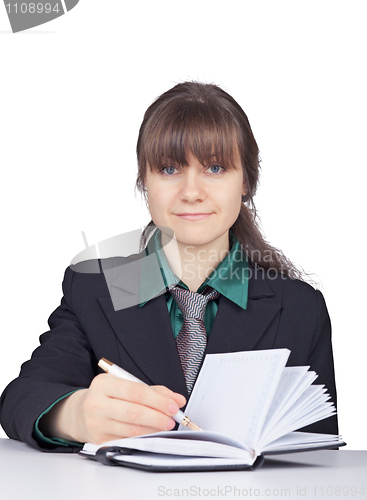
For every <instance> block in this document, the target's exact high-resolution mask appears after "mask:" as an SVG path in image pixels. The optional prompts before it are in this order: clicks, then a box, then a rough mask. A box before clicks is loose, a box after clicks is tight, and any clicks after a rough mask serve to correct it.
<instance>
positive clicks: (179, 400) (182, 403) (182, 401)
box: [151, 385, 186, 408]
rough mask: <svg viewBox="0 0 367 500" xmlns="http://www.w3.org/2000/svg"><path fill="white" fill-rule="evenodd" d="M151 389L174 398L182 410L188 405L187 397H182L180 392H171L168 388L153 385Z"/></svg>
mask: <svg viewBox="0 0 367 500" xmlns="http://www.w3.org/2000/svg"><path fill="white" fill-rule="evenodd" d="M151 388H152V389H154V390H155V391H157V392H160V393H161V394H165V395H166V396H167V397H171V398H173V399H174V400H175V401H176V403H177V404H178V406H179V407H180V408H182V407H183V406H185V404H186V398H185V396H182V394H179V393H178V392H173V391H171V389H168V387H166V386H164V385H153V386H151Z"/></svg>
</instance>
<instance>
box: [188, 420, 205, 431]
mask: <svg viewBox="0 0 367 500" xmlns="http://www.w3.org/2000/svg"><path fill="white" fill-rule="evenodd" d="M187 427H188V428H189V429H191V430H192V431H202V430H203V429H201V428H200V427H199V426H198V425H196V424H194V422H189V423H188V424H187Z"/></svg>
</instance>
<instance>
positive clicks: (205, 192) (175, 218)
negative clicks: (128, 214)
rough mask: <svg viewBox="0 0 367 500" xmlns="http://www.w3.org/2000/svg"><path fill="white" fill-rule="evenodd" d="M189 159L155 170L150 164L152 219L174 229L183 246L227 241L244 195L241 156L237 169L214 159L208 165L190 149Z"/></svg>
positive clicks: (148, 191) (178, 240) (149, 191)
mask: <svg viewBox="0 0 367 500" xmlns="http://www.w3.org/2000/svg"><path fill="white" fill-rule="evenodd" d="M187 161H188V166H185V167H179V166H178V165H174V164H173V163H169V164H163V163H162V167H161V170H160V171H156V170H154V171H153V172H152V171H151V170H150V168H149V166H148V168H147V174H146V179H145V185H146V189H147V194H148V204H149V210H150V214H151V216H152V219H153V222H154V223H155V224H156V225H157V226H164V227H169V228H170V229H172V230H173V231H174V233H175V236H176V240H177V242H178V243H179V244H180V243H181V244H182V245H190V246H203V245H209V246H211V245H214V246H217V244H218V243H219V242H220V240H222V241H227V242H228V231H229V228H230V227H231V226H232V225H233V223H234V222H235V221H236V219H237V217H238V214H239V212H240V208H241V202H242V201H241V196H242V195H244V194H245V186H244V183H243V172H242V167H241V161H240V158H239V156H238V155H237V160H236V170H235V169H234V168H232V167H230V168H227V167H224V166H222V165H221V164H220V163H218V162H215V161H214V160H213V162H212V163H211V164H210V165H208V166H206V167H205V166H203V165H202V164H201V163H200V162H199V160H198V159H197V158H196V157H195V156H193V155H192V153H191V152H189V153H188V154H187ZM219 246H220V245H219Z"/></svg>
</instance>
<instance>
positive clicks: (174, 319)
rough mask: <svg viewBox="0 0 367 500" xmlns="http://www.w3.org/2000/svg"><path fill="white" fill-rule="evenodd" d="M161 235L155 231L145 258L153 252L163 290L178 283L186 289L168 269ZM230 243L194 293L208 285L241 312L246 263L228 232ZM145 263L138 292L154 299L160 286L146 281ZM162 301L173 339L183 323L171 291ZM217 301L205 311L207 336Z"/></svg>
mask: <svg viewBox="0 0 367 500" xmlns="http://www.w3.org/2000/svg"><path fill="white" fill-rule="evenodd" d="M161 234H162V233H161V231H160V230H159V229H157V230H156V231H155V233H154V234H153V236H152V238H151V239H150V240H149V243H148V245H147V247H146V249H145V252H146V255H150V254H152V253H153V252H155V253H156V256H157V260H158V263H159V267H160V270H161V273H162V277H163V282H164V286H165V287H167V286H169V285H174V284H178V285H180V286H182V287H183V288H186V289H187V290H188V286H187V285H186V284H185V283H184V282H183V281H182V280H180V279H179V278H178V277H177V276H176V275H175V274H174V273H173V272H172V270H171V268H170V267H169V264H168V262H167V259H166V256H165V253H164V250H163V249H162V244H161ZM229 244H230V252H229V253H228V254H227V256H226V257H225V258H224V259H223V260H222V261H221V262H220V263H219V264H218V265H217V267H216V268H215V269H214V270H213V271H212V272H211V273H210V275H209V276H208V277H207V278H206V280H205V281H203V283H202V284H201V285H200V287H199V288H198V290H197V293H201V292H202V291H203V289H204V288H205V287H206V286H207V285H209V286H211V287H212V288H214V289H215V290H217V292H219V293H221V294H222V295H224V297H226V298H227V299H229V300H231V301H232V302H234V303H235V304H237V305H238V306H239V307H242V309H246V307H247V296H248V275H249V266H248V262H247V260H246V258H245V255H244V252H243V251H242V247H241V244H240V242H239V241H238V239H237V238H236V236H235V234H234V233H233V231H230V232H229ZM144 262H147V261H144V260H143V266H142V275H141V282H140V292H141V296H147V294H148V290H147V289H146V288H147V286H149V294H150V295H149V296H151V297H152V298H153V297H155V296H156V295H158V294H161V292H162V289H163V285H162V284H161V283H157V284H156V286H155V285H154V284H153V283H152V280H148V279H145V276H147V272H148V271H147V269H145V268H144ZM147 265H148V264H147ZM165 298H166V301H167V308H168V313H169V315H170V319H171V325H172V330H173V334H174V336H175V338H176V337H177V335H178V334H179V331H180V329H181V326H182V324H183V316H182V313H181V310H180V308H179V307H178V306H177V304H176V301H175V300H174V298H173V296H172V295H171V294H170V292H168V291H167V292H166V293H165ZM147 302H148V301H145V302H141V303H140V304H139V307H143V306H144V305H145V304H146V303H147ZM218 302H219V298H218V299H214V300H210V301H209V302H208V304H207V307H206V310H205V317H204V324H205V330H206V332H207V335H208V336H209V335H210V332H211V329H212V325H213V322H214V318H215V315H216V314H217V311H218Z"/></svg>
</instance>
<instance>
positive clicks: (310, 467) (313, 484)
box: [0, 439, 367, 500]
mask: <svg viewBox="0 0 367 500" xmlns="http://www.w3.org/2000/svg"><path fill="white" fill-rule="evenodd" d="M0 476H1V482H0V497H1V499H3V500H18V499H19V500H20V499H21V500H23V499H24V500H36V499H37V500H59V499H63V500H65V499H70V500H74V499H78V500H84V499H85V500H97V499H98V500H102V499H106V500H107V499H112V498H113V499H116V500H117V499H118V500H151V499H156V498H163V499H169V498H199V499H203V498H211V499H212V498H227V499H228V498H251V499H253V498H256V497H257V498H260V497H262V498H281V499H283V498H291V499H297V500H300V499H301V498H315V499H317V498H319V499H322V498H324V499H329V498H338V499H342V498H344V499H349V498H354V499H357V500H367V451H347V450H340V451H314V452H306V453H295V454H289V455H278V456H277V458H271V459H270V458H269V459H267V460H266V461H265V463H264V465H263V466H262V467H261V468H260V469H258V470H256V471H238V472H234V471H233V472H232V471H230V472H195V473H151V472H143V471H138V470H133V469H128V468H124V467H108V466H106V465H102V464H100V463H97V462H94V461H92V460H88V459H85V458H82V457H80V456H78V455H75V454H60V453H42V452H39V451H36V450H33V449H32V448H30V447H29V446H27V445H25V444H24V443H20V442H17V441H12V440H8V439H0ZM338 487H340V488H341V489H340V490H339V489H338ZM353 487H354V488H356V489H352V488H353ZM199 488H200V489H199ZM235 488H236V490H235ZM343 488H344V490H343ZM347 488H349V490H348V489H347ZM362 488H364V495H363V494H362V492H363V490H362ZM347 493H348V494H347Z"/></svg>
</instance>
